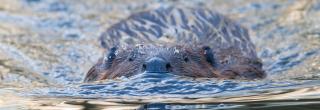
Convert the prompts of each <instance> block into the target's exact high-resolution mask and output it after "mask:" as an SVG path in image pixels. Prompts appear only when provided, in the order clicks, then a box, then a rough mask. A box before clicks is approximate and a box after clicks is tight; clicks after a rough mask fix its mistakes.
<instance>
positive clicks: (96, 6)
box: [0, 0, 320, 110]
mask: <svg viewBox="0 0 320 110" xmlns="http://www.w3.org/2000/svg"><path fill="white" fill-rule="evenodd" d="M1 2H3V3H1V4H0V96H1V98H0V109H6V110H7V109H104V108H108V109H248V108H250V109H266V110H268V109H310V110H317V109H320V108H319V107H320V94H319V93H320V86H319V85H320V80H319V79H320V31H319V30H320V25H319V24H320V20H319V19H318V18H319V17H320V2H319V1H316V0H314V1H312V0H301V1H299V0H288V1H283V0H273V1H266V0H258V1H257V0H234V1H232V2H226V1H224V0H215V1H210V2H208V1H205V0H199V1H189V2H184V1H179V0H176V1H165V0H157V1H130V0H127V1H121V2H120V1H111V0H110V1H109V0H105V1H103V0H90V1H89V0H68V1H67V0H64V1H63V0H2V1H1ZM172 4H179V5H184V6H198V7H208V8H210V9H213V10H216V11H218V12H220V13H222V14H224V15H226V16H229V17H230V18H232V19H234V20H235V21H237V22H239V23H240V24H242V25H244V26H245V27H247V28H249V29H250V30H251V33H250V34H251V36H252V37H251V38H252V40H253V42H254V44H255V45H256V46H257V51H258V55H259V57H260V58H262V60H263V63H264V69H265V70H266V71H267V73H268V77H267V78H266V79H263V80H258V81H236V80H216V79H193V78H184V77H179V76H174V75H171V74H140V75H137V76H134V77H132V78H118V79H116V80H109V81H101V82H96V83H82V80H83V78H84V74H85V73H86V72H87V71H88V69H89V68H90V67H91V66H92V65H93V64H94V63H95V62H96V61H97V59H98V58H99V57H101V55H102V52H103V50H102V49H101V48H100V47H99V43H98V37H99V35H100V34H101V33H102V32H103V31H104V30H105V29H106V28H107V27H109V26H110V25H112V24H114V23H116V22H117V21H119V20H121V19H124V18H126V17H127V16H129V15H130V14H131V13H135V12H139V11H141V10H147V9H149V8H152V7H157V6H161V5H172Z"/></svg>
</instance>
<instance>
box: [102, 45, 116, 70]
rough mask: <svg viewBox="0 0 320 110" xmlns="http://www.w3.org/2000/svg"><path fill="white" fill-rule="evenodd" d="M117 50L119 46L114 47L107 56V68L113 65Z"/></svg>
mask: <svg viewBox="0 0 320 110" xmlns="http://www.w3.org/2000/svg"><path fill="white" fill-rule="evenodd" d="M116 51H117V47H112V48H111V49H110V51H109V53H108V54H107V56H106V57H105V58H104V66H105V67H106V68H109V67H110V66H111V65H112V62H113V60H114V59H115V58H116Z"/></svg>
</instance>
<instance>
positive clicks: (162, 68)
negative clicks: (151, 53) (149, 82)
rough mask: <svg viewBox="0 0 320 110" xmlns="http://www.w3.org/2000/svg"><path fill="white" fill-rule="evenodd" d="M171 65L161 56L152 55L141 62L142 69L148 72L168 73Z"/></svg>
mask: <svg viewBox="0 0 320 110" xmlns="http://www.w3.org/2000/svg"><path fill="white" fill-rule="evenodd" d="M170 68H171V65H170V64H169V63H168V62H167V61H165V60H164V59H162V58H159V57H153V58H151V59H149V60H147V61H146V62H145V64H143V69H145V71H146V72H148V73H168V72H169V69H170Z"/></svg>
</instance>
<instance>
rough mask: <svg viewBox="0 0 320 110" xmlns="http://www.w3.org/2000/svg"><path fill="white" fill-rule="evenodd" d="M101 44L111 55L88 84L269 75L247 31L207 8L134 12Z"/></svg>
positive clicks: (88, 77)
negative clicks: (155, 76)
mask: <svg viewBox="0 0 320 110" xmlns="http://www.w3.org/2000/svg"><path fill="white" fill-rule="evenodd" d="M99 41H100V43H101V46H102V47H103V48H104V49H105V50H106V54H105V55H104V57H102V58H100V59H99V60H98V62H97V63H96V64H95V65H94V66H93V67H92V68H91V69H90V70H89V71H88V73H87V74H86V76H85V79H84V81H85V82H90V81H96V80H104V79H113V78H117V77H122V76H124V77H130V76H133V75H136V74H140V73H144V72H146V73H150V74H152V73H170V74H175V75H180V76H187V77H195V78H200V77H202V78H203V77H205V78H222V79H249V80H251V79H261V78H264V77H265V76H266V75H265V72H264V70H263V69H262V62H261V60H260V59H259V58H258V57H257V54H256V50H255V46H254V44H253V43H252V42H251V40H250V38H249V34H248V30H247V29H246V28H244V27H243V26H241V25H239V24H237V23H236V22H234V21H233V20H231V19H229V18H227V17H226V16H223V15H222V14H219V13H217V12H215V11H212V10H209V9H205V8H190V7H189V8H183V7H172V6H171V7H160V8H157V9H152V10H148V11H142V12H139V13H135V14H132V15H130V16H129V17H128V18H126V19H124V20H121V21H119V22H118V23H116V24H114V25H112V26H111V27H109V28H108V29H107V30H106V31H105V32H104V33H102V35H101V36H100V39H99Z"/></svg>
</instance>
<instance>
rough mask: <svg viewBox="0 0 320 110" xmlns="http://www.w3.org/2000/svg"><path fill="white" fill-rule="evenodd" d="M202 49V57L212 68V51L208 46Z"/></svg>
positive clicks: (214, 63) (213, 61)
mask: <svg viewBox="0 0 320 110" xmlns="http://www.w3.org/2000/svg"><path fill="white" fill-rule="evenodd" d="M202 49H203V50H204V53H203V54H204V56H205V58H206V60H207V62H209V63H210V64H211V65H212V66H214V67H215V66H216V62H215V59H214V54H213V52H212V49H211V48H210V47H209V46H203V47H202Z"/></svg>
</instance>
